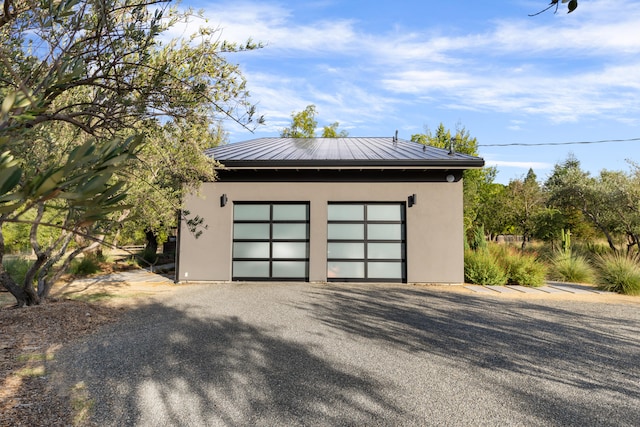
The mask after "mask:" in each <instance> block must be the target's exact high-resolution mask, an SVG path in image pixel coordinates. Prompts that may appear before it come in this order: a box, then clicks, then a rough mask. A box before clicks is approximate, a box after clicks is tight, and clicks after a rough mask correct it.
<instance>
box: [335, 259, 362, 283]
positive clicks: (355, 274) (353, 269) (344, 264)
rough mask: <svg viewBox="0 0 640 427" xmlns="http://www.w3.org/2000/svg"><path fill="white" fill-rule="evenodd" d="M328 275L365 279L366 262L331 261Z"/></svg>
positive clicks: (340, 277)
mask: <svg viewBox="0 0 640 427" xmlns="http://www.w3.org/2000/svg"><path fill="white" fill-rule="evenodd" d="M327 277H328V278H339V279H364V262H348V261H329V263H328V264H327Z"/></svg>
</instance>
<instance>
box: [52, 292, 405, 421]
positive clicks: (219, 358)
mask: <svg viewBox="0 0 640 427" xmlns="http://www.w3.org/2000/svg"><path fill="white" fill-rule="evenodd" d="M186 311H187V310H178V309H174V308H171V307H167V306H165V305H162V304H158V303H155V304H150V305H148V306H146V307H143V308H139V309H136V310H133V311H132V312H131V313H129V315H128V316H127V318H128V319H129V320H128V321H126V320H125V321H124V322H121V323H120V324H118V325H116V326H115V327H112V328H110V329H108V330H106V331H103V332H102V333H100V334H98V335H96V336H94V337H91V338H90V339H88V340H86V341H84V342H83V343H81V344H78V345H77V346H75V347H72V348H68V349H65V350H64V352H63V354H61V355H60V356H59V360H60V362H58V363H60V364H61V366H59V367H58V372H60V373H63V376H64V377H65V378H64V381H65V382H66V383H67V386H73V385H75V384H77V383H79V382H82V383H83V384H84V385H85V386H86V387H87V391H88V393H89V395H90V396H91V397H92V398H93V399H94V408H93V412H94V416H93V419H92V421H93V422H95V423H96V424H97V425H101V426H104V425H114V426H116V425H117V426H123V425H149V426H151V425H153V426H160V425H172V426H174V425H175V426H177V425H185V426H186V425H191V426H205V425H229V426H241V425H242V426H244V425H297V424H300V423H301V422H302V421H301V420H304V422H305V423H309V424H325V425H326V424H331V425H338V424H340V425H345V424H346V425H354V424H357V425H370V424H375V423H376V420H378V419H380V417H382V416H383V414H393V413H396V414H397V413H398V411H399V409H398V408H396V407H394V406H393V405H392V404H391V403H388V402H387V401H386V400H385V398H383V397H382V395H380V394H379V393H378V392H377V391H376V390H377V388H378V385H377V384H376V383H375V382H374V381H372V380H367V379H364V378H360V377H358V376H355V375H352V374H348V373H345V372H342V371H341V370H340V369H337V368H336V367H334V366H331V365H330V364H328V362H326V361H325V360H323V359H321V358H319V357H318V356H315V355H314V354H312V353H311V352H310V351H309V350H308V349H307V348H306V347H305V346H303V345H300V344H298V343H295V342H291V341H287V340H282V339H278V338H274V337H273V336H270V335H268V334H267V333H265V332H264V331H262V330H260V329H259V328H257V327H255V326H252V325H249V324H247V323H244V322H242V321H241V320H239V319H238V318H236V317H219V318H213V319H208V320H207V319H200V318H195V317H192V316H189V315H187V314H186ZM141 337H142V338H141ZM345 414H351V415H350V416H348V415H347V416H345Z"/></svg>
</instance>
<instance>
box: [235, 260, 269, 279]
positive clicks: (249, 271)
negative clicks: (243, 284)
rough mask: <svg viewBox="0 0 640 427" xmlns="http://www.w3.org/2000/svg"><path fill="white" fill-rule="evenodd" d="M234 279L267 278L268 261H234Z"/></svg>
mask: <svg viewBox="0 0 640 427" xmlns="http://www.w3.org/2000/svg"><path fill="white" fill-rule="evenodd" d="M233 276H234V277H269V261H234V262H233Z"/></svg>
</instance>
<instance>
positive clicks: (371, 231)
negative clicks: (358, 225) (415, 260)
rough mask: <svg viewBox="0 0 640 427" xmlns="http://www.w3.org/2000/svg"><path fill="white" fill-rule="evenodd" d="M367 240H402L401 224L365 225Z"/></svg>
mask: <svg viewBox="0 0 640 427" xmlns="http://www.w3.org/2000/svg"><path fill="white" fill-rule="evenodd" d="M367 239H369V240H402V224H367Z"/></svg>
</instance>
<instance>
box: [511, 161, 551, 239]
mask: <svg viewBox="0 0 640 427" xmlns="http://www.w3.org/2000/svg"><path fill="white" fill-rule="evenodd" d="M506 195H507V200H506V202H507V203H505V206H504V208H505V209H506V210H507V211H508V212H509V215H510V219H511V221H512V223H513V224H514V225H515V228H516V230H517V231H518V232H519V233H520V235H521V236H522V248H523V249H524V248H525V246H526V244H527V242H528V241H529V240H530V239H531V237H533V235H534V232H535V229H536V220H537V218H538V216H539V215H540V214H541V213H542V211H543V209H544V207H545V197H544V194H543V192H542V188H541V187H540V185H539V184H538V181H537V177H536V174H535V173H534V172H533V169H529V172H528V173H527V176H526V177H525V178H524V179H515V180H512V181H511V182H509V185H508V186H507V189H506Z"/></svg>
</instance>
